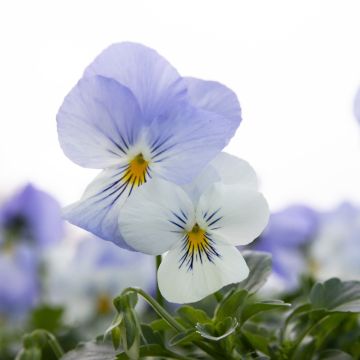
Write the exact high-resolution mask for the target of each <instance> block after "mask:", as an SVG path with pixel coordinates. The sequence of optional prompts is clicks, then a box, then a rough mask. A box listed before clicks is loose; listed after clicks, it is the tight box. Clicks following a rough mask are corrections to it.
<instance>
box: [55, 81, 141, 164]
mask: <svg viewBox="0 0 360 360" xmlns="http://www.w3.org/2000/svg"><path fill="white" fill-rule="evenodd" d="M57 125H58V134H59V141H60V144H61V147H62V149H63V151H64V152H65V154H66V156H68V157H69V158H70V159H71V160H72V161H74V162H75V163H77V164H79V165H81V166H85V167H90V168H106V167H109V166H113V165H117V164H119V161H120V159H121V158H122V157H123V156H124V155H125V154H126V153H127V151H128V148H129V146H131V145H132V144H134V142H135V141H136V140H137V138H138V135H139V131H140V129H141V125H142V116H141V111H140V108H139V105H138V103H137V102H136V99H135V98H134V96H133V94H132V93H131V91H130V90H129V89H128V88H126V87H125V86H123V85H121V84H119V83H117V82H116V81H115V80H112V79H107V78H104V77H101V76H94V77H91V78H86V79H81V80H80V81H79V82H78V84H77V85H76V86H75V87H74V88H73V89H72V90H71V91H70V93H69V94H68V95H67V97H66V98H65V100H64V102H63V104H62V106H61V107H60V110H59V112H58V115H57Z"/></svg>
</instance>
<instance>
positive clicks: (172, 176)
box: [148, 103, 237, 184]
mask: <svg viewBox="0 0 360 360" xmlns="http://www.w3.org/2000/svg"><path fill="white" fill-rule="evenodd" d="M166 119H167V120H166V121H164V119H161V118H158V119H156V120H155V121H154V122H153V123H152V124H151V126H150V127H149V129H148V134H149V138H150V139H152V144H151V146H150V147H151V149H152V158H153V169H154V171H155V172H157V173H158V174H159V175H160V176H162V177H163V178H165V179H167V180H169V181H173V182H175V183H178V184H184V183H187V182H189V181H191V180H193V178H194V177H195V176H196V175H198V174H199V172H200V171H201V170H202V168H204V166H205V165H207V164H208V162H209V161H210V160H211V159H213V158H214V157H215V156H216V155H217V154H218V153H219V152H220V151H221V150H222V149H223V148H224V147H225V146H226V145H227V143H228V142H229V140H230V139H231V137H232V136H233V135H234V132H235V130H236V126H237V125H236V124H235V123H234V122H232V121H231V120H229V119H227V118H224V117H222V116H220V115H217V114H216V113H213V112H209V111H204V110H200V109H197V108H194V107H192V106H190V105H189V104H187V103H183V104H181V105H179V106H177V107H174V108H173V109H172V111H171V113H168V114H166ZM159 134H160V135H159Z"/></svg>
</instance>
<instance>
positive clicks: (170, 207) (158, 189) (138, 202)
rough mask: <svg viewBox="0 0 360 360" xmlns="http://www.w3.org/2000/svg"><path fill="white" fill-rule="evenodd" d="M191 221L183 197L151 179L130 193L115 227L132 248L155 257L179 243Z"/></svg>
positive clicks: (190, 206)
mask: <svg viewBox="0 0 360 360" xmlns="http://www.w3.org/2000/svg"><path fill="white" fill-rule="evenodd" d="M193 218H194V208H193V204H192V203H191V201H190V199H189V198H188V196H187V195H186V193H185V192H184V191H183V190H182V189H181V188H180V187H179V186H176V185H175V184H172V183H170V182H167V181H165V180H161V179H154V180H151V181H150V182H148V183H146V184H144V185H142V186H141V187H139V188H138V189H137V190H136V191H134V193H133V194H132V196H131V197H130V198H129V199H128V200H127V202H126V203H125V205H124V206H123V208H122V209H121V210H120V216H119V224H120V230H121V234H122V236H123V237H124V239H125V241H126V242H127V243H128V244H129V245H130V246H131V247H132V248H134V249H136V250H138V251H141V252H143V253H146V254H151V255H159V254H163V253H164V252H165V251H168V250H169V249H170V248H171V247H172V246H174V244H176V243H177V242H179V241H181V238H182V237H183V236H184V232H185V230H186V228H187V224H191V225H193Z"/></svg>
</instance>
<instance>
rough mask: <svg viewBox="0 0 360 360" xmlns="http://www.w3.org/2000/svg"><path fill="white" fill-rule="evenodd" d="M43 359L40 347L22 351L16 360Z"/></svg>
mask: <svg viewBox="0 0 360 360" xmlns="http://www.w3.org/2000/svg"><path fill="white" fill-rule="evenodd" d="M41 358H42V356H41V349H40V348H38V347H32V348H29V349H23V350H21V351H20V352H19V354H18V355H17V356H16V358H15V360H41Z"/></svg>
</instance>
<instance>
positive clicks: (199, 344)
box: [121, 287, 223, 360]
mask: <svg viewBox="0 0 360 360" xmlns="http://www.w3.org/2000/svg"><path fill="white" fill-rule="evenodd" d="M129 292H136V293H137V294H138V295H141V296H142V297H143V298H144V300H145V301H146V302H147V303H148V304H149V305H150V306H151V307H152V308H153V309H154V311H155V312H156V313H157V314H158V315H159V316H160V317H161V318H162V319H164V320H165V321H166V322H167V323H168V324H169V325H170V326H171V327H172V328H173V329H175V330H176V331H177V332H182V331H185V330H186V329H185V327H183V326H182V325H181V324H180V323H179V322H177V321H176V320H175V319H174V318H173V317H172V316H171V314H169V313H168V312H167V311H166V310H165V309H164V308H163V307H162V306H161V305H160V304H159V303H158V302H157V301H156V300H155V299H154V298H153V297H151V296H150V295H149V294H147V293H146V292H145V291H144V290H142V289H140V288H135V287H128V288H126V289H125V290H124V291H123V292H122V293H121V295H125V294H126V293H129ZM194 345H196V346H197V347H199V348H200V349H202V350H203V351H204V352H206V353H207V354H209V355H212V356H213V357H214V358H215V359H219V360H220V359H223V357H222V355H221V354H219V353H217V351H216V349H215V348H214V347H213V346H212V345H210V344H207V343H204V342H202V341H194Z"/></svg>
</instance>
